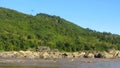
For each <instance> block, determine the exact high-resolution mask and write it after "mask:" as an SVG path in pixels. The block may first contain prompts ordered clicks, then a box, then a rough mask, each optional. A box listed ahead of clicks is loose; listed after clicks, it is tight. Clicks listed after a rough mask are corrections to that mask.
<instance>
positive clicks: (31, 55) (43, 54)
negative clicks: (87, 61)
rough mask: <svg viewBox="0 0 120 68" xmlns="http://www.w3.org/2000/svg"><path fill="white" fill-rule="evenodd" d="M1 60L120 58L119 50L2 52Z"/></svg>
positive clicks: (0, 53)
mask: <svg viewBox="0 0 120 68" xmlns="http://www.w3.org/2000/svg"><path fill="white" fill-rule="evenodd" d="M0 58H18V59H61V58H107V59H113V58H120V51H119V50H108V51H103V52H59V51H57V52H54V51H40V52H36V51H29V50H28V51H9V52H0Z"/></svg>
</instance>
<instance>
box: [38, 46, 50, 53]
mask: <svg viewBox="0 0 120 68" xmlns="http://www.w3.org/2000/svg"><path fill="white" fill-rule="evenodd" d="M36 51H37V52H50V48H49V47H47V46H38V47H37V48H36Z"/></svg>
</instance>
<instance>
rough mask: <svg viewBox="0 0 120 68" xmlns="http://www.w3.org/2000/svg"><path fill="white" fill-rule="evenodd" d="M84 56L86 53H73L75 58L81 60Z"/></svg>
mask: <svg viewBox="0 0 120 68" xmlns="http://www.w3.org/2000/svg"><path fill="white" fill-rule="evenodd" d="M84 55H85V52H74V53H73V57H74V58H81V57H84Z"/></svg>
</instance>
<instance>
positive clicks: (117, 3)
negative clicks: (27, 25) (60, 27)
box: [0, 0, 120, 35]
mask: <svg viewBox="0 0 120 68" xmlns="http://www.w3.org/2000/svg"><path fill="white" fill-rule="evenodd" d="M0 7H5V8H10V9H14V10H17V11H20V12H22V13H26V14H32V15H36V14H37V13H46V14H50V15H56V16H60V17H61V18H64V19H66V20H68V21H70V22H73V23H75V24H77V25H79V26H81V27H83V28H90V29H92V30H96V31H100V32H111V33H114V34H119V35H120V30H119V29H120V0H0Z"/></svg>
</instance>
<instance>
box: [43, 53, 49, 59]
mask: <svg viewBox="0 0 120 68" xmlns="http://www.w3.org/2000/svg"><path fill="white" fill-rule="evenodd" d="M42 58H43V59H46V58H50V56H49V54H48V52H43V54H42Z"/></svg>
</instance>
